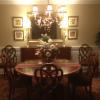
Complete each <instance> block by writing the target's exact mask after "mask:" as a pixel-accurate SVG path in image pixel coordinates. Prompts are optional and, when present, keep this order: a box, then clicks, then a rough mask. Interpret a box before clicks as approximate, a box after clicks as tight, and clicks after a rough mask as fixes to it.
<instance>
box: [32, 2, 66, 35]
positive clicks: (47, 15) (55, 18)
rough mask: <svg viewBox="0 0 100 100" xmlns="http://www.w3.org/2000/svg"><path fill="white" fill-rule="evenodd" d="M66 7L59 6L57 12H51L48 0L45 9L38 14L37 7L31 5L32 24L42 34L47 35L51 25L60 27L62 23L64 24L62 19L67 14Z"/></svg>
mask: <svg viewBox="0 0 100 100" xmlns="http://www.w3.org/2000/svg"><path fill="white" fill-rule="evenodd" d="M65 7H66V6H63V5H62V6H61V7H60V8H59V9H58V11H56V12H54V11H53V5H52V4H50V2H49V0H48V5H47V9H46V10H45V11H44V12H39V10H38V7H37V6H36V5H33V7H32V16H33V17H32V18H33V19H32V20H33V21H34V23H35V24H36V25H37V26H38V27H39V28H40V29H42V30H43V31H44V34H47V33H48V32H50V29H51V27H52V25H54V24H56V25H58V26H60V27H62V24H64V23H62V22H65V21H64V19H66V18H65V16H66V15H67V12H66V10H65Z"/></svg>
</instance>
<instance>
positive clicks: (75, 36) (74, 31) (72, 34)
mask: <svg viewBox="0 0 100 100" xmlns="http://www.w3.org/2000/svg"><path fill="white" fill-rule="evenodd" d="M68 39H69V40H73V39H78V29H69V30H68Z"/></svg>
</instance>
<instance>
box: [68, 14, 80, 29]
mask: <svg viewBox="0 0 100 100" xmlns="http://www.w3.org/2000/svg"><path fill="white" fill-rule="evenodd" d="M78 22H79V16H68V26H69V27H78Z"/></svg>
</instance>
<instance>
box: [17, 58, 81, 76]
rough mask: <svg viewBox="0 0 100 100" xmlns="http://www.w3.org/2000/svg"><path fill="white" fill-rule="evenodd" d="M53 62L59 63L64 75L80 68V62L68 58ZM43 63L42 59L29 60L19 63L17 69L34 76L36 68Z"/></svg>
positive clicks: (19, 71)
mask: <svg viewBox="0 0 100 100" xmlns="http://www.w3.org/2000/svg"><path fill="white" fill-rule="evenodd" d="M52 63H53V64H55V65H57V66H58V67H59V68H61V69H62V70H63V74H64V75H69V74H73V73H75V72H78V71H79V69H80V64H79V63H75V62H71V61H68V60H65V59H64V60H62V59H56V60H54V61H53V62H52ZM42 64H43V63H42V62H41V60H29V61H25V62H22V63H19V64H17V65H16V66H15V70H16V71H17V72H18V73H21V74H23V75H26V76H31V77H32V76H34V70H35V69H36V68H38V67H40V66H41V65H42Z"/></svg>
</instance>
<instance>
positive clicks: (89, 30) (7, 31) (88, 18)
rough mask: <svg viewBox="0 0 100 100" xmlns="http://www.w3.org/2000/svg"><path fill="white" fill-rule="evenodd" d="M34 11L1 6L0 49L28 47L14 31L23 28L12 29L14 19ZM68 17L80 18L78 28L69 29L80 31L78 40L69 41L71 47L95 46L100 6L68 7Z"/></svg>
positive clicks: (98, 27)
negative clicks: (4, 47)
mask: <svg viewBox="0 0 100 100" xmlns="http://www.w3.org/2000/svg"><path fill="white" fill-rule="evenodd" d="M31 9H32V6H29V5H28V6H25V5H0V47H2V46H5V45H7V44H11V45H14V46H16V47H22V46H26V41H25V40H24V41H15V40H14V32H13V31H14V30H15V29H23V28H13V27H12V17H14V16H15V17H17V16H20V17H24V16H26V13H27V12H28V11H30V10H31ZM67 12H68V16H79V26H78V27H68V29H78V39H76V40H67V41H66V42H67V43H66V44H67V45H70V46H79V45H81V44H82V43H88V44H90V45H95V43H94V41H95V37H96V33H97V32H98V31H100V13H99V12H100V5H96V4H95V5H88V4H87V5H85V4H84V5H68V6H67Z"/></svg>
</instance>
